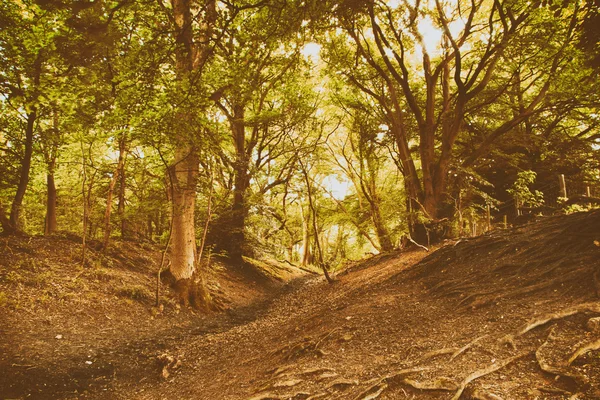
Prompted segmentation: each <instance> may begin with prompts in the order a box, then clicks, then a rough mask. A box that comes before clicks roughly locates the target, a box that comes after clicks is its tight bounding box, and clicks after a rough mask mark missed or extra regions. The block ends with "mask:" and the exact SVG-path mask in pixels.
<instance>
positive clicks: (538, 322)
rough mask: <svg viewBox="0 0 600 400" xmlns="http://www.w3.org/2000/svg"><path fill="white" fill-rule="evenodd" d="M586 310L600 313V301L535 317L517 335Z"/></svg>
mask: <svg viewBox="0 0 600 400" xmlns="http://www.w3.org/2000/svg"><path fill="white" fill-rule="evenodd" d="M584 312H594V313H600V303H584V304H580V305H578V306H575V307H569V308H567V309H565V310H562V311H559V312H557V313H554V314H549V315H546V316H544V317H542V318H538V319H535V320H533V321H530V322H528V323H527V325H525V326H524V327H523V328H522V329H521V330H520V331H519V333H518V334H517V336H521V335H524V334H526V333H527V332H529V331H530V330H532V329H535V328H537V327H538V326H542V325H546V324H547V323H548V322H551V321H556V320H559V319H563V318H566V317H570V316H572V315H575V314H580V313H584Z"/></svg>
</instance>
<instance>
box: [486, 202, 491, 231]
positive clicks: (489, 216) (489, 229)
mask: <svg viewBox="0 0 600 400" xmlns="http://www.w3.org/2000/svg"><path fill="white" fill-rule="evenodd" d="M487 230H488V231H491V230H492V210H491V207H490V203H487Z"/></svg>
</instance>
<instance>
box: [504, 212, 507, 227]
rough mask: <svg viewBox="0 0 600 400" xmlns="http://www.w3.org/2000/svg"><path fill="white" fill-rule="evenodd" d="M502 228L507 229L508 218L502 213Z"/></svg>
mask: <svg viewBox="0 0 600 400" xmlns="http://www.w3.org/2000/svg"><path fill="white" fill-rule="evenodd" d="M504 229H508V218H507V217H506V214H504Z"/></svg>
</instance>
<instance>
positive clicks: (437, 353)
mask: <svg viewBox="0 0 600 400" xmlns="http://www.w3.org/2000/svg"><path fill="white" fill-rule="evenodd" d="M458 350H460V349H458V348H456V347H449V348H445V349H439V350H433V351H429V352H427V353H425V354H424V355H423V360H429V359H430V358H434V357H437V356H443V355H446V354H454V353H456V352H457V351H458Z"/></svg>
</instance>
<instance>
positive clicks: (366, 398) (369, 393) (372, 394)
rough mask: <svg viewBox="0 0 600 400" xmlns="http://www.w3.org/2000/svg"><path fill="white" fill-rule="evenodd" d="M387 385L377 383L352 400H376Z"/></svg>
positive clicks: (380, 382)
mask: <svg viewBox="0 0 600 400" xmlns="http://www.w3.org/2000/svg"><path fill="white" fill-rule="evenodd" d="M387 387H388V384H387V383H385V382H382V381H379V382H378V383H376V384H375V385H372V386H369V387H368V388H367V389H366V390H364V391H362V392H361V393H360V394H359V395H358V396H356V397H355V398H354V400H373V399H376V398H378V397H379V396H380V395H381V394H382V393H383V392H384V390H385V389H387Z"/></svg>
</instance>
